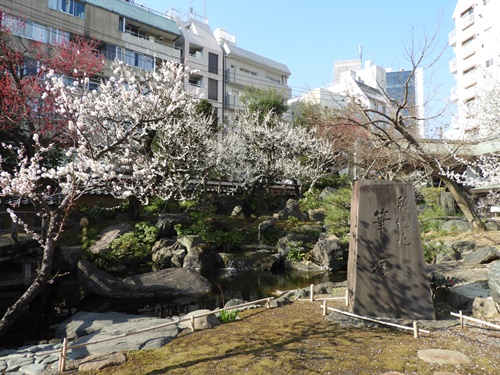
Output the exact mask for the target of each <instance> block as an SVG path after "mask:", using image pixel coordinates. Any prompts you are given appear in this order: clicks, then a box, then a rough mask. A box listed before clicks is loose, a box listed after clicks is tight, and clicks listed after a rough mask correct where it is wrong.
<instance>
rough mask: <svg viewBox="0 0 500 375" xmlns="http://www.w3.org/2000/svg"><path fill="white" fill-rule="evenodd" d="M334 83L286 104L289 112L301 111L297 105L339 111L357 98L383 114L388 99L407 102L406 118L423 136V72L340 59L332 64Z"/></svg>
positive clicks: (387, 109)
mask: <svg viewBox="0 0 500 375" xmlns="http://www.w3.org/2000/svg"><path fill="white" fill-rule="evenodd" d="M333 76H334V80H333V82H332V83H330V84H329V85H326V86H323V87H321V88H317V89H314V90H310V91H308V92H306V93H304V94H303V95H301V96H300V97H298V98H293V99H291V100H289V101H288V104H289V105H290V106H291V108H292V111H293V112H294V113H295V112H296V111H300V108H299V106H300V103H304V102H305V103H309V104H315V105H319V106H321V107H322V108H325V107H326V108H336V109H340V108H342V106H343V105H344V104H345V103H348V102H349V97H356V98H357V99H358V100H359V101H360V103H362V104H363V105H364V106H365V107H366V108H372V109H375V110H377V111H379V112H382V113H386V112H387V111H390V109H391V105H392V104H391V102H390V100H389V98H390V99H392V100H396V101H399V102H402V101H403V100H404V99H405V98H406V100H407V101H408V105H407V109H406V111H405V114H406V115H409V114H410V111H411V112H412V113H411V114H412V115H415V116H416V117H418V118H419V119H420V120H417V125H418V134H419V135H420V136H422V137H423V136H424V132H425V124H424V118H425V116H424V79H423V70H422V69H418V70H417V71H416V72H414V74H413V72H412V71H411V70H398V71H393V70H392V69H390V68H387V69H385V68H382V67H380V66H377V65H376V64H373V63H372V62H371V61H369V60H368V61H366V62H365V64H364V67H363V66H362V60H361V59H355V60H342V61H336V62H335V63H334V74H333Z"/></svg>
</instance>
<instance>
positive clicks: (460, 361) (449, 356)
mask: <svg viewBox="0 0 500 375" xmlns="http://www.w3.org/2000/svg"><path fill="white" fill-rule="evenodd" d="M417 355H418V358H420V359H421V360H423V361H426V362H429V363H437V364H440V365H455V366H458V365H466V364H469V363H470V359H469V357H467V356H466V355H465V354H463V353H460V352H458V351H456V350H445V349H423V350H419V351H418V352H417Z"/></svg>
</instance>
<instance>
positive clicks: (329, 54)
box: [135, 0, 457, 101]
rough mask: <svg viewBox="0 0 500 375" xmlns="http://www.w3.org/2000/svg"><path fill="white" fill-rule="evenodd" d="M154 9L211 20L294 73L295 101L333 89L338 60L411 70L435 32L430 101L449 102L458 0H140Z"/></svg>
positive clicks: (240, 42)
mask: <svg viewBox="0 0 500 375" xmlns="http://www.w3.org/2000/svg"><path fill="white" fill-rule="evenodd" d="M135 3H136V4H137V3H138V4H144V5H146V6H148V7H150V8H152V9H154V10H157V11H160V12H166V11H167V10H168V9H170V8H172V9H175V10H177V11H179V12H180V13H181V14H188V12H189V9H190V8H193V10H194V12H195V13H196V14H198V15H200V16H204V17H206V18H207V19H208V21H209V25H210V27H211V28H212V30H215V29H216V28H222V29H224V30H225V31H227V32H229V33H232V34H235V35H236V44H237V45H238V47H240V48H243V49H246V50H248V51H251V52H253V53H256V54H259V55H262V56H264V57H267V58H270V59H272V60H275V61H278V62H280V63H283V64H285V65H287V66H288V69H289V70H290V71H291V76H290V78H289V81H288V84H289V86H290V87H291V88H292V91H293V95H294V96H297V95H300V94H302V93H304V92H305V91H307V90H309V89H314V88H317V87H320V86H324V85H327V84H328V83H331V81H332V77H333V62H334V61H337V60H350V59H356V58H359V46H360V45H361V46H362V51H363V54H362V59H363V62H366V61H367V60H371V61H372V62H373V63H375V64H376V65H379V66H382V67H384V68H392V69H393V70H399V69H410V68H411V65H410V63H409V62H408V61H407V56H406V52H405V47H408V46H410V45H411V43H412V40H413V42H414V44H415V45H416V46H419V45H421V44H422V43H423V42H424V41H425V40H426V39H427V40H428V39H430V38H431V37H432V35H433V34H434V33H437V37H436V38H437V40H436V44H435V46H436V48H435V50H433V53H432V54H430V59H429V60H428V62H430V61H431V59H432V58H434V57H437V56H438V54H439V53H440V52H442V57H441V58H440V59H439V60H438V62H437V63H436V64H435V65H434V66H433V67H431V68H429V69H428V70H426V71H425V72H424V77H425V90H426V97H429V96H430V95H432V96H435V97H436V99H437V100H439V101H445V100H447V99H448V97H449V91H450V89H451V87H452V86H454V85H455V82H454V78H453V75H452V74H451V73H450V72H449V68H448V67H449V61H450V60H451V59H452V58H453V51H452V48H451V47H448V46H447V42H448V34H449V33H450V32H451V31H452V30H453V29H454V22H453V20H452V18H451V17H452V15H453V11H454V9H455V5H456V3H457V2H456V0H418V1H415V0H378V1H375V0H350V1H345V0H343V1H341V0H328V1H325V0H309V1H298V0H251V1H241V0H240V1H234V0H233V1H224V0H135Z"/></svg>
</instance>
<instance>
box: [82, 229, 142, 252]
mask: <svg viewBox="0 0 500 375" xmlns="http://www.w3.org/2000/svg"><path fill="white" fill-rule="evenodd" d="M133 231H134V227H133V226H131V225H130V224H116V225H112V226H110V227H107V228H106V229H104V230H103V231H102V232H101V233H100V234H99V237H98V239H97V241H96V242H95V243H94V244H93V245H92V246H91V247H90V249H89V251H90V252H92V253H96V254H97V253H101V252H110V251H111V248H110V245H111V242H113V240H115V239H116V238H118V237H120V236H121V235H123V234H125V233H128V232H133Z"/></svg>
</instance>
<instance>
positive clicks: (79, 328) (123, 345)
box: [55, 311, 179, 359]
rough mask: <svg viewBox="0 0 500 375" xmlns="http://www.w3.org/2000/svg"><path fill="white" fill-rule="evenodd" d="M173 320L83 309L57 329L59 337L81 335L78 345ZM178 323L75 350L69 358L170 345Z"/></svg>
mask: <svg viewBox="0 0 500 375" xmlns="http://www.w3.org/2000/svg"><path fill="white" fill-rule="evenodd" d="M169 322H172V319H159V318H150V317H141V316H137V315H130V314H121V313H116V312H108V313H93V312H85V311H81V312H78V313H76V314H75V315H73V316H72V317H71V318H69V319H67V320H66V321H64V322H63V323H61V324H60V325H59V326H58V327H57V329H56V333H55V335H56V337H58V338H64V337H68V338H69V339H74V338H78V340H77V341H76V342H75V343H76V344H80V343H86V342H89V341H97V340H100V339H104V338H110V337H113V336H118V335H122V334H126V333H130V332H133V331H138V330H141V329H146V328H150V327H154V326H158V325H161V324H166V323H169ZM178 332H179V329H178V327H177V325H176V324H173V325H170V326H167V327H163V328H158V329H155V330H152V331H147V332H143V333H139V334H134V335H130V336H126V337H120V338H119V339H116V340H112V341H107V342H102V343H99V344H95V345H89V346H85V347H82V348H78V349H72V350H71V351H70V354H69V355H68V358H69V359H78V358H84V357H87V356H88V355H92V354H102V353H112V352H117V351H129V350H138V349H155V348H160V347H162V346H164V345H165V344H167V343H168V342H169V341H170V340H172V339H173V338H174V337H176V336H177V333H178Z"/></svg>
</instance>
